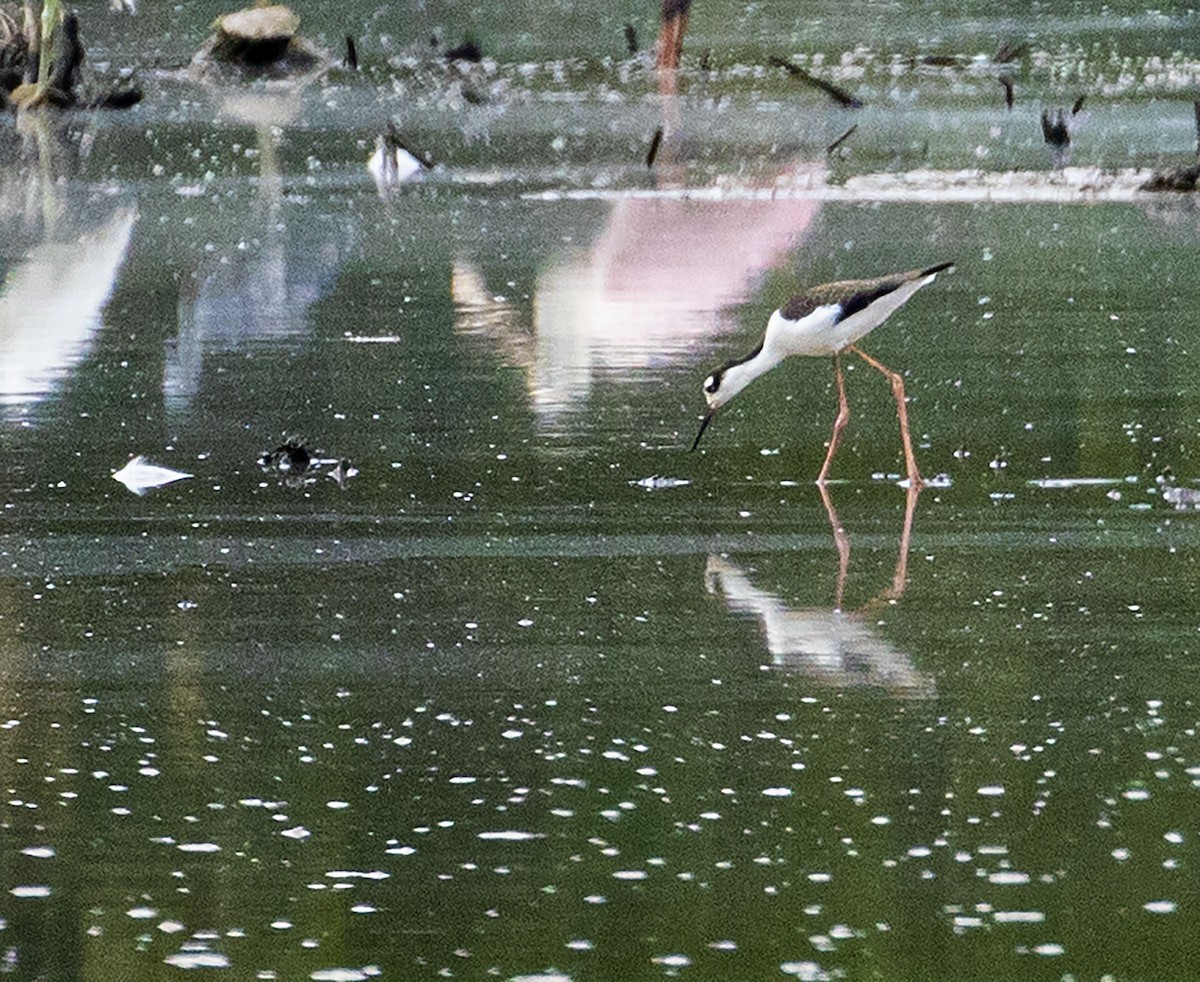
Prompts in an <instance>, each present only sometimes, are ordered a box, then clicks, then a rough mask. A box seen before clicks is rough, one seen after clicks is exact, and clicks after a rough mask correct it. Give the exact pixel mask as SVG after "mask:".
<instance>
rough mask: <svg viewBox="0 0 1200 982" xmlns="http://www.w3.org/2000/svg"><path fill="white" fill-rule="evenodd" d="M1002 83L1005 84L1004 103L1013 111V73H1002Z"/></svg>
mask: <svg viewBox="0 0 1200 982" xmlns="http://www.w3.org/2000/svg"><path fill="white" fill-rule="evenodd" d="M1000 84H1001V85H1003V86H1004V105H1005V106H1006V107H1007V108H1008V110H1009V112H1012V107H1013V80H1012V76H1011V75H1001V76H1000Z"/></svg>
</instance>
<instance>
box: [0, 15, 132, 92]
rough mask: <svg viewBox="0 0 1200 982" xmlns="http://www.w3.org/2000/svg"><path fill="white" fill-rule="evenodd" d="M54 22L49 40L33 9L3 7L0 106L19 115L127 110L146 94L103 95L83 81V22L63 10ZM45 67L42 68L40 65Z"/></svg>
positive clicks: (100, 90)
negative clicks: (47, 111) (75, 109)
mask: <svg viewBox="0 0 1200 982" xmlns="http://www.w3.org/2000/svg"><path fill="white" fill-rule="evenodd" d="M60 11H61V12H60V16H59V17H58V18H57V19H56V20H52V21H51V26H50V29H49V34H50V36H49V38H43V37H42V36H41V32H42V27H41V22H40V19H39V18H38V17H36V16H35V15H34V13H33V7H32V5H30V4H27V5H26V6H25V7H24V9H22V8H21V7H18V6H17V5H16V4H13V3H6V4H0V105H4V104H9V105H11V106H13V107H14V108H17V109H37V108H40V107H50V108H55V109H68V108H71V107H73V106H79V107H83V108H87V109H127V108H129V107H130V106H134V105H137V103H139V102H140V101H141V99H142V92H141V90H140V89H138V88H135V87H129V86H126V87H125V88H121V89H110V90H105V89H101V88H99V87H98V86H97V85H96V84H95V83H94V82H92V81H91V80H90V79H88V78H86V77H85V72H84V63H85V60H86V57H87V54H86V51H85V50H84V47H83V42H82V40H81V39H80V31H79V18H78V17H77V16H76V15H75V13H74V12H73V11H70V10H67V9H66V8H60ZM43 58H45V59H46V64H45V65H43V64H42V59H43Z"/></svg>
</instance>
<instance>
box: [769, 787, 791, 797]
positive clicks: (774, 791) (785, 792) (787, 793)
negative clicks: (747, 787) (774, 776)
mask: <svg viewBox="0 0 1200 982" xmlns="http://www.w3.org/2000/svg"><path fill="white" fill-rule="evenodd" d="M794 793H795V792H794V791H792V789H791V788H763V794H764V795H766V796H767V797H768V798H790V797H791V796H792V795H793V794H794Z"/></svg>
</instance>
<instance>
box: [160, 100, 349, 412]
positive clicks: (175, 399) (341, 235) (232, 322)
mask: <svg viewBox="0 0 1200 982" xmlns="http://www.w3.org/2000/svg"><path fill="white" fill-rule="evenodd" d="M263 106H265V108H263V109H262V111H263V112H266V113H267V114H268V118H273V117H271V115H270V114H271V113H278V114H279V118H280V120H281V122H280V123H278V124H277V125H283V122H286V121H290V118H291V116H290V115H289V113H293V114H294V110H292V109H291V108H290V103H281V104H280V105H278V106H275V105H273V104H271V103H270V102H267V103H264V104H263ZM222 108H223V111H231V112H232V113H233V115H235V116H236V117H237V118H239V119H242V118H245V119H250V120H253V119H255V116H254V112H256V111H257V110H258V109H259V108H262V107H260V105H259V103H258V102H254V101H252V102H251V103H250V104H249V105H242V104H240V103H233V102H230V101H227V102H226V103H225V104H223V107H222ZM279 141H280V135H279V130H278V129H277V128H272V126H271V125H268V123H267V122H265V121H260V122H259V125H258V127H257V144H258V150H259V158H258V159H259V165H260V179H259V185H258V187H259V195H258V200H257V201H256V202H255V203H254V206H253V207H251V208H249V209H247V212H246V216H245V220H244V221H243V222H242V223H240V224H236V225H235V226H234V227H233V228H232V229H230V230H228V233H227V237H226V240H225V241H224V242H222V243H219V244H217V245H216V247H215V249H214V257H213V258H212V259H211V260H209V261H206V263H205V265H204V266H202V267H201V268H200V269H198V270H196V271H195V273H194V274H193V277H192V279H191V280H185V290H184V291H183V293H182V294H181V296H180V299H179V308H178V315H179V333H178V335H177V336H176V337H175V338H172V339H169V340H168V342H167V345H166V363H165V366H164V375H163V394H164V396H165V398H166V400H167V402H168V403H169V404H170V405H171V406H172V407H179V406H181V405H187V404H188V403H190V402H191V400H192V399H193V398H194V397H195V396H196V393H197V392H198V391H199V389H200V384H201V380H202V374H203V368H204V359H205V356H206V355H208V354H210V353H218V352H224V351H233V350H237V349H238V348H240V347H242V346H244V345H247V344H251V343H256V342H264V341H275V342H279V341H288V340H296V339H304V338H306V337H307V336H308V334H309V331H310V317H309V308H310V307H311V306H312V305H313V304H314V303H315V302H316V301H317V300H319V299H320V298H321V297H322V296H323V295H324V294H325V292H326V291H327V290H328V289H329V288H330V287H331V286H332V285H333V284H334V282H335V281H336V279H337V275H338V273H339V271H340V269H341V265H342V262H343V260H344V259H345V256H346V254H347V253H348V251H349V247H350V244H351V243H352V242H353V241H354V239H355V238H356V235H357V233H356V231H355V226H354V225H353V224H352V223H351V222H350V221H348V220H344V219H343V220H339V221H338V224H337V225H336V226H335V227H334V228H333V229H332V234H331V229H330V226H329V224H328V223H327V222H324V221H321V222H317V221H312V220H305V218H306V216H305V214H304V211H303V209H304V208H305V202H304V201H303V200H299V199H295V198H291V197H288V196H287V195H285V193H284V187H283V176H282V173H281V170H280V165H279V162H278V152H279Z"/></svg>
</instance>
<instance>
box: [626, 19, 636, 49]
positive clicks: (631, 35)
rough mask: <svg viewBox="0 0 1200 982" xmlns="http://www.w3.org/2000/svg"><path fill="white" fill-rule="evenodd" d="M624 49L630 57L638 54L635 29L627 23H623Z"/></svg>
mask: <svg viewBox="0 0 1200 982" xmlns="http://www.w3.org/2000/svg"><path fill="white" fill-rule="evenodd" d="M625 48H626V50H627V51H628V52H629V54H630V55H636V54H637V53H638V43H637V28H635V27H634V26H633V25H632V24H630V23H629V22H628V21H626V23H625Z"/></svg>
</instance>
